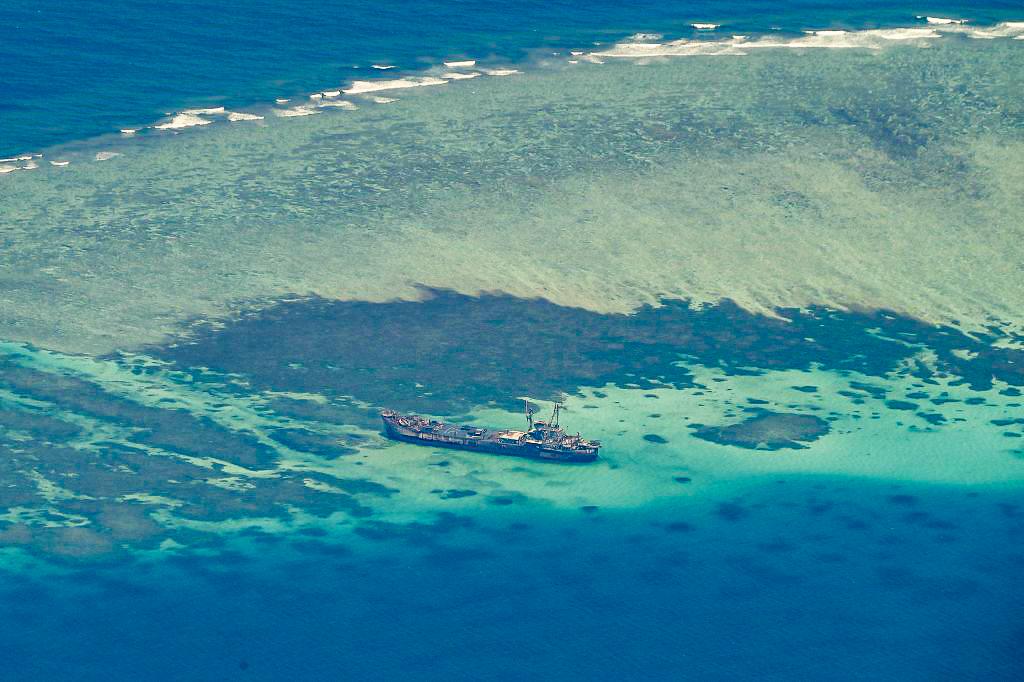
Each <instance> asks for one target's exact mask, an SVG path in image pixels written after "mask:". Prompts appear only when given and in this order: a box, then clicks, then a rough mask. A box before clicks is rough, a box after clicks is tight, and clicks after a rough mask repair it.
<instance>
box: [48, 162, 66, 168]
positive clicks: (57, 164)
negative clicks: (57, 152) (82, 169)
mask: <svg viewBox="0 0 1024 682" xmlns="http://www.w3.org/2000/svg"><path fill="white" fill-rule="evenodd" d="M69 163H71V162H70V161H51V162H50V165H51V166H57V167H58V168H63V167H64V166H66V165H68V164H69Z"/></svg>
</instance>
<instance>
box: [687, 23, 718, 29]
mask: <svg viewBox="0 0 1024 682" xmlns="http://www.w3.org/2000/svg"><path fill="white" fill-rule="evenodd" d="M690 26H692V27H694V28H695V29H697V30H698V31H714V30H715V29H716V28H718V27H719V26H721V24H702V23H699V22H698V23H695V24H690Z"/></svg>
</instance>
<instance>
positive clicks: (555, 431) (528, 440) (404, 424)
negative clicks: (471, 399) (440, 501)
mask: <svg viewBox="0 0 1024 682" xmlns="http://www.w3.org/2000/svg"><path fill="white" fill-rule="evenodd" d="M381 420H382V421H383V422H384V434H385V435H386V436H387V437H388V438H391V439H392V440H399V441H404V442H407V443H415V444H417V445H430V446H433V447H443V448H453V449H456V450H469V451H472V452H483V453H487V454H492V455H505V456H509V457H524V458H527V459H536V460H541V461H546V462H570V463H584V462H593V461H595V460H596V459H597V457H598V451H599V449H600V443H598V442H596V441H588V440H584V439H583V438H580V437H579V435H575V436H571V435H566V434H565V433H564V432H562V430H561V429H559V428H557V427H549V426H547V425H546V424H545V423H544V422H538V424H537V425H536V426H534V424H533V423H532V422H531V427H532V428H531V429H530V430H528V431H515V430H490V429H482V428H478V427H475V426H462V425H457V424H448V423H445V422H440V421H436V420H432V419H426V418H423V417H420V416H418V415H403V414H399V413H397V412H393V411H391V410H385V411H384V412H381Z"/></svg>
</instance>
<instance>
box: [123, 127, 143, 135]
mask: <svg viewBox="0 0 1024 682" xmlns="http://www.w3.org/2000/svg"><path fill="white" fill-rule="evenodd" d="M137 132H139V129H138V128H121V134H122V135H124V136H125V137H131V136H132V135H134V134H135V133H137Z"/></svg>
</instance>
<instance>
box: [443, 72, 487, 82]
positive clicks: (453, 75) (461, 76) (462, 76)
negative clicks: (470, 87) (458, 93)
mask: <svg viewBox="0 0 1024 682" xmlns="http://www.w3.org/2000/svg"><path fill="white" fill-rule="evenodd" d="M479 75H480V74H479V73H477V72H476V71H471V72H470V73H458V72H456V71H449V72H448V73H442V74H441V78H447V79H448V80H451V81H464V80H467V79H469V78H476V77H477V76H479Z"/></svg>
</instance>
